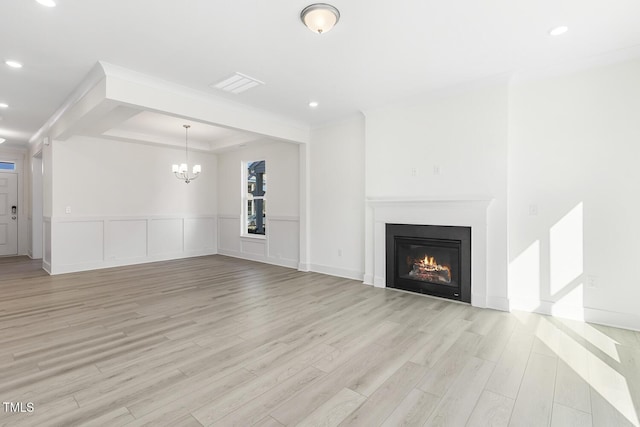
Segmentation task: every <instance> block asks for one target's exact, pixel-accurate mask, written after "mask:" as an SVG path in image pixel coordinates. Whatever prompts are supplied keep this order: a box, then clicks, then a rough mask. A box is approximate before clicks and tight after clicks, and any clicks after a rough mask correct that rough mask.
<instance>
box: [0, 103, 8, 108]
mask: <svg viewBox="0 0 640 427" xmlns="http://www.w3.org/2000/svg"><path fill="white" fill-rule="evenodd" d="M0 108H9V104H5V103H4V102H0Z"/></svg>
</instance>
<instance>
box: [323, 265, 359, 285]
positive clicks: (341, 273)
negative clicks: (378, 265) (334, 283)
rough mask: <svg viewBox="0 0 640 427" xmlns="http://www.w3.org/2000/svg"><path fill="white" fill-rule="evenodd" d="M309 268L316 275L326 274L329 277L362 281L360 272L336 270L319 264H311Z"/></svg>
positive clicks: (344, 269)
mask: <svg viewBox="0 0 640 427" xmlns="http://www.w3.org/2000/svg"><path fill="white" fill-rule="evenodd" d="M310 267H311V271H314V272H316V273H321V274H327V275H329V276H336V277H344V278H345V279H352V280H358V281H362V278H363V277H364V273H362V272H361V271H356V270H349V269H346V268H336V267H330V266H328V265H321V264H311V266H310Z"/></svg>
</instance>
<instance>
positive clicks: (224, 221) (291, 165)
mask: <svg viewBox="0 0 640 427" xmlns="http://www.w3.org/2000/svg"><path fill="white" fill-rule="evenodd" d="M256 160H265V161H266V167H267V194H266V199H267V215H266V218H267V223H266V226H267V228H266V229H267V234H266V237H264V238H261V237H257V236H247V237H243V236H242V233H243V230H242V225H241V224H242V221H241V217H242V198H241V193H242V192H243V191H246V185H245V184H244V183H243V182H242V173H243V171H242V164H243V162H247V161H256ZM217 187H218V197H219V198H218V213H219V214H218V230H219V239H218V252H219V253H221V254H224V255H229V256H235V257H239V258H246V259H252V260H256V261H262V262H267V263H271V264H277V265H283V266H287V267H292V268H296V267H297V266H298V262H299V241H300V237H299V236H300V230H299V229H300V217H299V211H300V206H299V203H300V197H299V154H298V145H297V144H293V143H287V142H278V141H273V140H264V141H261V142H259V143H252V144H248V146H247V147H245V148H242V149H239V150H236V151H229V152H225V153H221V154H219V155H218V177H217Z"/></svg>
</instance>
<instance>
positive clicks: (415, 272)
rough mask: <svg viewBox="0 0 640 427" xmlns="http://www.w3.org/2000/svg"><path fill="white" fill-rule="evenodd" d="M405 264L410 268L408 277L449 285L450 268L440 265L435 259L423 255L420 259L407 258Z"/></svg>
mask: <svg viewBox="0 0 640 427" xmlns="http://www.w3.org/2000/svg"><path fill="white" fill-rule="evenodd" d="M407 264H408V265H409V266H412V267H411V271H409V276H410V277H413V278H416V279H418V280H424V281H429V282H436V283H451V278H452V277H451V267H449V266H448V265H440V264H438V262H437V261H436V258H435V257H432V256H429V255H425V256H424V258H422V259H415V258H414V259H412V258H411V257H407Z"/></svg>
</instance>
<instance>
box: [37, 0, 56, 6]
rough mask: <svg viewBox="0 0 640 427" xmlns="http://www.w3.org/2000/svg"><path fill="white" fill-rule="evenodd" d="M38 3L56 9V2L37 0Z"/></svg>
mask: <svg viewBox="0 0 640 427" xmlns="http://www.w3.org/2000/svg"><path fill="white" fill-rule="evenodd" d="M36 1H37V2H38V3H40V4H41V5H43V6H47V7H56V2H54V1H53V0H36Z"/></svg>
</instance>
